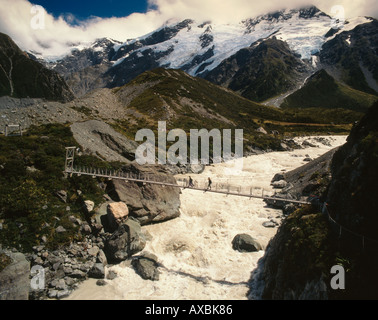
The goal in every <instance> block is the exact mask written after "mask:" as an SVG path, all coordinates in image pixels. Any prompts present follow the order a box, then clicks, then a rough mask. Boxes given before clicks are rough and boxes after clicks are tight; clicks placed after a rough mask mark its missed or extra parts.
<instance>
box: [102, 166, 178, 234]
mask: <svg viewBox="0 0 378 320" xmlns="http://www.w3.org/2000/svg"><path fill="white" fill-rule="evenodd" d="M124 171H125V172H131V173H132V174H133V175H134V176H138V175H139V174H141V175H145V176H149V177H150V178H153V179H155V180H159V181H166V182H168V183H176V180H175V178H174V177H173V176H172V175H171V174H168V173H165V169H164V168H163V167H160V166H149V167H143V166H139V165H136V164H135V165H134V164H132V165H127V166H125V167H124ZM106 191H107V193H108V195H109V196H110V197H111V198H112V199H113V200H114V201H117V202H119V201H122V202H124V203H126V204H127V207H128V209H129V217H134V218H135V219H137V220H138V221H139V222H140V224H141V225H145V224H148V223H155V222H162V221H166V220H170V219H173V218H176V217H178V216H179V215H180V205H181V203H180V192H181V191H180V189H179V188H174V187H168V186H166V187H164V188H163V187H162V186H159V185H152V184H146V185H143V183H136V182H131V181H130V182H125V181H123V180H116V179H114V180H112V181H109V182H108V185H107V190H106ZM104 228H105V226H104ZM105 230H106V229H105Z"/></svg>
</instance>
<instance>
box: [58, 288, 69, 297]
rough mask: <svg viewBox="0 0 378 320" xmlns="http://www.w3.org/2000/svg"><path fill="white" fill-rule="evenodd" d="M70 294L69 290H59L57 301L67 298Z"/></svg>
mask: <svg viewBox="0 0 378 320" xmlns="http://www.w3.org/2000/svg"><path fill="white" fill-rule="evenodd" d="M70 294H71V291H69V290H67V289H66V290H59V291H58V292H57V294H56V297H57V299H63V298H66V297H68V296H69V295H70Z"/></svg>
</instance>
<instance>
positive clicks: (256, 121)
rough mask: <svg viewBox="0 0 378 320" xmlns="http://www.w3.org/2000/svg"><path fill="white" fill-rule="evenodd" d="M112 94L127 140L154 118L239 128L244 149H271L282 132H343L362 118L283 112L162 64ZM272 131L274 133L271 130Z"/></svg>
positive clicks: (173, 124)
mask: <svg viewBox="0 0 378 320" xmlns="http://www.w3.org/2000/svg"><path fill="white" fill-rule="evenodd" d="M113 93H114V95H116V97H117V99H118V101H119V102H120V104H121V105H122V106H123V107H124V108H125V109H126V110H127V111H128V113H129V115H130V116H129V117H128V118H124V119H119V120H118V121H117V125H116V127H117V129H118V130H119V131H121V132H123V133H124V134H126V135H127V136H128V137H129V138H134V136H135V133H136V132H137V130H139V129H141V128H150V129H152V130H155V132H156V130H157V121H160V120H165V121H166V122H167V130H171V129H174V128H181V129H183V130H185V131H186V132H189V130H190V129H201V128H205V129H208V130H211V129H213V128H217V129H243V130H244V138H245V142H244V144H245V147H246V148H247V147H248V146H251V147H258V148H261V149H264V150H266V149H275V150H277V149H280V142H281V138H282V137H283V136H286V135H298V134H320V133H328V132H333V133H344V134H346V133H348V132H349V130H350V128H351V126H350V124H351V123H353V122H354V121H356V120H359V119H360V117H361V116H362V114H360V113H354V112H351V111H349V110H343V111H341V112H340V110H337V112H334V113H333V112H332V111H329V112H328V111H327V117H324V115H323V114H321V113H318V112H315V113H314V112H313V111H312V110H306V109H304V110H295V111H294V112H293V111H292V110H288V111H283V110H281V109H278V108H274V107H268V106H264V105H262V104H259V103H256V102H253V101H251V100H248V99H246V98H243V97H241V96H240V95H239V94H237V93H235V92H233V91H232V90H229V89H225V88H223V87H220V86H218V85H214V84H213V83H211V82H209V81H207V80H204V79H200V78H194V77H191V76H189V75H188V74H186V73H185V72H183V71H180V70H166V69H162V68H159V69H154V70H152V71H148V72H145V73H143V74H141V75H140V76H138V77H137V78H135V79H134V80H133V81H132V82H130V83H128V84H127V85H125V86H123V87H120V88H116V89H113ZM332 122H333V123H332ZM340 124H342V126H340ZM259 127H264V128H265V130H266V131H267V132H268V134H262V133H259V132H256V129H258V128H259ZM273 130H276V131H278V132H279V133H280V135H279V136H275V135H273V134H271V132H272V131H273Z"/></svg>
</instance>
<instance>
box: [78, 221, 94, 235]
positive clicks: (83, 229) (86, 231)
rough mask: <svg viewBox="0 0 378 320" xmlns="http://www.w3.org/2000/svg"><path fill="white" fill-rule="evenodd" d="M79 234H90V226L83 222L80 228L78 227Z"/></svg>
mask: <svg viewBox="0 0 378 320" xmlns="http://www.w3.org/2000/svg"><path fill="white" fill-rule="evenodd" d="M80 232H82V233H84V234H91V233H92V228H91V226H90V225H89V224H88V223H86V222H84V223H83V224H82V225H81V226H80Z"/></svg>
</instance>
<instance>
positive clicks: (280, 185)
mask: <svg viewBox="0 0 378 320" xmlns="http://www.w3.org/2000/svg"><path fill="white" fill-rule="evenodd" d="M272 186H273V188H277V189H283V188H285V187H286V186H287V182H286V181H285V180H280V181H275V182H273V183H272Z"/></svg>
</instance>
